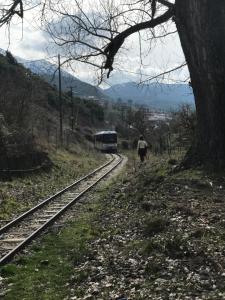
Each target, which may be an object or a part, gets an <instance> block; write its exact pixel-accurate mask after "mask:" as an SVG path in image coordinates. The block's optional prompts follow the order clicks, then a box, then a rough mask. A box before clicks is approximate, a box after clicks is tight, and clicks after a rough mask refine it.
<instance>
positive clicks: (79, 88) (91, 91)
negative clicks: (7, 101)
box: [17, 57, 109, 100]
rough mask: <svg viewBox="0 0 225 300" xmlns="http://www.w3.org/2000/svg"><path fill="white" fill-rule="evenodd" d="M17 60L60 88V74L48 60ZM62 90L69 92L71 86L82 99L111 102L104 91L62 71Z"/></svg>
mask: <svg viewBox="0 0 225 300" xmlns="http://www.w3.org/2000/svg"><path fill="white" fill-rule="evenodd" d="M17 60H18V61H19V62H20V63H22V64H23V65H24V66H25V67H26V68H28V69H30V70H31V71H32V72H33V73H35V74H38V75H39V76H41V77H42V78H44V79H45V80H46V81H47V82H48V83H50V84H51V85H56V86H57V87H58V82H59V78H58V72H56V70H57V66H56V65H54V64H52V63H49V62H48V61H46V60H38V61H32V62H30V61H27V60H25V59H21V58H19V57H17ZM61 74H62V90H63V91H64V92H66V91H69V88H70V86H72V87H73V92H74V95H76V96H78V97H81V98H88V97H94V98H97V99H101V100H104V99H105V100H109V99H108V96H107V95H105V94H104V93H103V92H102V90H101V89H100V88H98V87H96V86H93V85H91V84H89V83H86V82H83V81H81V80H79V79H78V78H76V77H75V76H73V75H71V74H70V73H68V72H66V71H64V70H62V72H61Z"/></svg>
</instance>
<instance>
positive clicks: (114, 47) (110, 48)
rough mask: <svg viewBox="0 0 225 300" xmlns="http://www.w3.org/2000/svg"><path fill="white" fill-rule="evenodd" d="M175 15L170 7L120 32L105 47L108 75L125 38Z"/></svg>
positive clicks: (105, 66)
mask: <svg viewBox="0 0 225 300" xmlns="http://www.w3.org/2000/svg"><path fill="white" fill-rule="evenodd" d="M173 15H174V10H173V9H172V8H170V9H169V10H167V11H166V12H165V13H164V14H163V15H161V16H159V17H157V18H155V19H151V20H149V21H146V22H142V23H139V24H136V25H134V26H131V27H129V28H127V29H126V30H124V31H123V32H121V33H119V34H118V35H117V36H116V37H115V38H114V39H113V40H112V41H111V42H110V43H109V44H108V45H107V47H106V48H105V50H104V54H105V55H106V62H105V65H104V68H105V69H108V70H109V72H108V74H107V77H109V75H110V72H111V71H112V70H113V67H112V66H113V61H114V58H115V56H116V54H117V52H118V50H119V49H120V48H121V46H122V45H123V43H124V41H125V39H126V38H127V37H129V36H130V35H131V34H133V33H135V32H138V31H140V30H144V29H148V28H154V27H156V26H157V25H160V24H162V23H165V22H167V21H168V20H169V19H170V18H171V17H172V16H173Z"/></svg>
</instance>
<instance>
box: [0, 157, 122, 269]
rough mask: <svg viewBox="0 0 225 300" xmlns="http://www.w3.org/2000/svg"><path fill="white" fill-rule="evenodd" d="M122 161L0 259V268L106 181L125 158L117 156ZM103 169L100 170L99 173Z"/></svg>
mask: <svg viewBox="0 0 225 300" xmlns="http://www.w3.org/2000/svg"><path fill="white" fill-rule="evenodd" d="M117 155H118V156H119V157H120V159H119V161H118V162H117V163H116V164H115V165H114V166H113V167H112V168H111V169H110V170H107V171H106V172H105V173H104V174H103V175H102V176H101V177H100V178H98V179H97V180H96V181H95V182H94V183H93V184H91V185H90V186H88V187H87V188H86V189H85V190H84V191H82V192H80V193H79V194H78V195H77V196H76V197H75V198H74V199H72V200H71V201H70V202H69V203H67V204H66V205H65V206H64V207H63V208H62V209H60V210H59V211H58V212H57V213H56V214H55V215H53V216H52V217H51V218H50V219H49V220H48V221H47V222H46V223H44V224H43V225H42V226H41V227H39V228H38V229H37V230H36V231H34V232H33V233H32V234H31V235H29V236H28V237H27V238H26V239H25V240H24V241H22V242H21V243H20V244H19V245H17V246H16V247H15V248H14V249H12V250H11V251H10V252H9V253H7V254H6V255H5V256H3V257H2V258H1V259H0V266H3V265H5V264H6V263H8V262H9V261H10V260H11V259H12V258H13V257H14V256H15V255H16V254H17V253H18V252H19V251H20V250H22V249H24V248H25V247H26V246H27V245H28V244H29V243H30V242H31V241H33V240H34V239H35V238H36V236H37V235H38V234H40V233H41V232H42V231H43V230H45V229H46V228H47V227H48V226H50V225H51V224H52V223H53V222H54V221H55V220H56V219H57V218H59V217H60V216H61V215H62V214H63V213H64V212H65V211H66V210H67V209H68V208H69V207H70V206H72V205H73V204H74V203H75V202H76V201H77V200H79V199H80V198H81V197H82V196H83V195H84V194H85V193H87V192H88V191H89V190H91V189H92V188H93V187H94V186H95V185H96V184H97V183H99V181H101V180H102V179H104V178H105V177H106V176H107V175H108V174H109V173H111V172H112V171H113V170H114V169H115V168H116V167H117V166H118V165H119V164H120V163H121V162H122V160H123V158H122V157H121V156H120V155H119V154H117ZM114 160H115V158H114V159H112V160H111V161H110V162H109V163H107V164H106V166H107V165H109V164H110V163H112V162H113V161H114ZM101 169H102V168H99V171H100V170H101Z"/></svg>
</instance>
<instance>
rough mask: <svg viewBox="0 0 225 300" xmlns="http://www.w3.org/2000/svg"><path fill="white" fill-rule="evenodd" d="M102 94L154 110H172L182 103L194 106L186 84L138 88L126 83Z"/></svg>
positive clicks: (133, 84)
mask: <svg viewBox="0 0 225 300" xmlns="http://www.w3.org/2000/svg"><path fill="white" fill-rule="evenodd" d="M104 93H105V94H106V95H108V96H109V97H111V98H113V99H114V100H117V99H118V98H121V100H122V101H127V100H132V101H133V103H136V104H140V105H141V104H143V105H147V106H149V107H151V108H152V109H156V110H171V109H172V110H174V109H177V108H179V106H180V105H181V104H184V103H188V104H190V105H193V106H194V96H193V93H192V89H191V88H190V87H189V86H188V85H187V84H163V83H152V84H149V85H147V84H143V85H141V86H139V85H137V84H136V83H135V82H127V83H122V84H117V85H113V86H112V87H110V88H108V89H105V90H104Z"/></svg>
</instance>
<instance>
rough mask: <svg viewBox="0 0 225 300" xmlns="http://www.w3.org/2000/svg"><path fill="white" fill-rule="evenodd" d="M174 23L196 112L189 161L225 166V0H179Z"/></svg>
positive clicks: (177, 0) (216, 166)
mask: <svg viewBox="0 0 225 300" xmlns="http://www.w3.org/2000/svg"><path fill="white" fill-rule="evenodd" d="M175 6H176V11H175V22H176V26H177V29H178V33H179V36H180V41H181V45H182V48H183V51H184V55H185V58H186V61H187V64H188V67H189V71H190V77H191V84H192V88H193V92H194V96H195V105H196V114H197V135H196V140H195V142H194V144H193V146H192V148H191V150H190V151H189V153H188V156H187V162H189V163H198V162H199V163H201V164H205V165H207V164H209V165H212V166H213V167H214V168H216V169H218V168H223V167H225V1H224V0H213V1H212V0H201V1H200V0H176V5H175Z"/></svg>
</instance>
